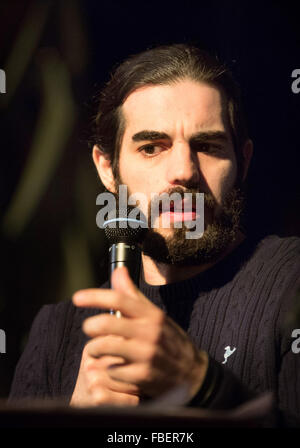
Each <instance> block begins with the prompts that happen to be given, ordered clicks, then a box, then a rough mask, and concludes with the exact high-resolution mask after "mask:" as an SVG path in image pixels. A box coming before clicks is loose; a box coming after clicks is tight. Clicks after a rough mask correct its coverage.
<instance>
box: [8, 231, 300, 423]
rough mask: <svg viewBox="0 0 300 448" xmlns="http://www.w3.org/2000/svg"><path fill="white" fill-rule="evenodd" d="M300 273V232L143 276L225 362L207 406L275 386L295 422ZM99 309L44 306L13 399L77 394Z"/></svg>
mask: <svg viewBox="0 0 300 448" xmlns="http://www.w3.org/2000/svg"><path fill="white" fill-rule="evenodd" d="M299 279H300V239H299V238H296V237H290V238H279V237H278V236H275V235H272V236H268V237H266V238H264V239H263V240H261V241H259V242H256V241H255V240H253V239H251V238H247V239H246V240H244V242H243V243H242V244H240V246H238V247H237V248H236V249H235V250H234V251H233V252H232V253H231V254H230V255H229V256H227V257H226V258H224V259H223V260H222V261H220V262H219V263H217V264H216V265H215V266H214V267H212V268H211V269H209V270H207V271H204V272H203V273H201V274H198V275H197V276H195V277H192V278H190V279H187V280H185V281H182V282H178V283H172V284H168V285H163V286H151V285H148V284H146V283H145V281H144V280H143V279H142V278H141V282H140V289H141V291H142V292H143V293H144V294H145V296H146V297H148V298H149V299H150V300H151V301H152V302H153V303H155V304H156V305H157V306H158V307H160V308H161V309H163V310H164V311H165V312H166V313H167V314H168V315H169V316H170V317H171V318H173V319H174V320H175V321H176V322H177V323H178V324H179V325H180V326H181V327H182V328H183V329H184V330H185V331H186V332H187V333H188V335H189V336H190V338H191V340H192V341H193V342H194V344H195V345H196V346H197V347H199V348H201V349H204V350H206V351H207V352H208V353H209V355H210V357H211V358H212V359H213V360H214V361H213V364H215V365H218V368H219V370H220V371H221V373H222V375H221V379H220V381H219V382H218V386H217V389H216V390H215V391H214V394H213V399H212V400H211V401H210V403H209V405H208V407H210V408H214V409H220V408H221V409H222V408H230V407H232V406H235V405H237V404H240V403H242V402H243V401H245V400H246V399H247V398H249V397H250V396H251V395H252V394H254V395H259V394H261V393H262V392H265V391H269V390H271V391H273V392H274V394H275V398H276V401H277V405H278V409H279V411H278V415H279V416H280V423H278V424H284V425H288V426H295V425H297V422H298V420H297V419H298V418H299V416H300V375H299V372H300V353H299V354H296V353H293V351H292V350H291V345H292V342H293V341H294V339H293V338H291V334H292V330H293V328H292V326H291V325H289V324H288V321H287V320H286V318H287V316H288V312H289V310H290V309H291V307H292V306H293V301H294V294H293V293H292V292H293V291H295V285H297V282H298V281H299ZM103 287H107V285H103ZM98 312H99V310H95V309H92V310H91V309H82V308H76V307H74V306H73V304H72V302H71V301H66V302H61V303H59V304H57V305H46V306H44V307H43V308H42V309H41V310H40V312H39V313H38V315H37V317H36V319H35V321H34V323H33V326H32V329H31V332H30V336H29V340H28V343H27V346H26V348H25V350H24V352H23V354H22V356H21V359H20V361H19V363H18V365H17V368H16V372H15V376H14V381H13V384H12V388H11V394H10V400H14V399H19V398H26V397H27V398H29V397H30V398H56V397H57V398H62V397H63V398H65V399H66V400H70V398H71V395H72V392H73V390H74V387H75V383H76V378H77V375H78V370H79V365H80V360H81V353H82V349H83V347H84V344H85V343H86V342H87V338H86V336H85V335H84V334H83V332H82V330H81V326H82V322H83V320H84V319H85V318H87V317H88V316H91V315H94V314H96V313H98ZM228 346H229V347H230V350H231V351H232V353H231V354H230V355H229V356H228V357H226V358H225V356H224V355H225V351H226V347H228ZM234 348H235V350H234V351H233V349H234ZM227 351H228V349H227ZM225 361H226V362H225ZM196 405H197V403H196Z"/></svg>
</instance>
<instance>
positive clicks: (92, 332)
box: [82, 313, 161, 342]
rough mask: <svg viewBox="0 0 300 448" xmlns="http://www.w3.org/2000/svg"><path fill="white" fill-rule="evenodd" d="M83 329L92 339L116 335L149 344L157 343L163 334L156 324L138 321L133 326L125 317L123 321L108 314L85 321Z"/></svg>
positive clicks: (130, 320)
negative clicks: (144, 341)
mask: <svg viewBox="0 0 300 448" xmlns="http://www.w3.org/2000/svg"><path fill="white" fill-rule="evenodd" d="M82 329H83V331H84V333H85V334H86V335H87V336H89V337H91V338H95V337H97V336H107V335H116V336H122V337H123V338H127V339H129V338H131V339H133V338H139V339H141V340H147V341H148V342H155V341H157V340H158V339H159V336H160V332H161V328H160V327H159V326H158V325H157V323H156V322H154V323H153V322H149V321H148V320H147V321H146V320H144V319H142V320H141V319H136V320H135V322H134V324H133V322H132V319H129V318H126V317H124V316H123V317H122V319H116V317H115V316H113V315H110V314H107V313H105V314H98V315H96V316H92V317H89V318H87V319H85V321H84V322H83V326H82Z"/></svg>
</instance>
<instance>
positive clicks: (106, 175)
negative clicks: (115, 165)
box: [93, 145, 116, 193]
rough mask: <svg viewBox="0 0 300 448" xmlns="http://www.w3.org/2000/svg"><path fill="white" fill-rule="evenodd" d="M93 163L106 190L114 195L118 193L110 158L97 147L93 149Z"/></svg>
mask: <svg viewBox="0 0 300 448" xmlns="http://www.w3.org/2000/svg"><path fill="white" fill-rule="evenodd" d="M93 161H94V164H95V167H96V169H97V171H98V174H99V177H100V179H101V182H102V183H103V185H104V186H105V188H106V189H107V190H108V191H111V192H112V193H116V187H115V179H114V176H113V172H112V167H111V161H110V158H109V156H108V155H107V154H104V152H103V151H101V149H100V148H99V147H98V146H97V145H94V147H93Z"/></svg>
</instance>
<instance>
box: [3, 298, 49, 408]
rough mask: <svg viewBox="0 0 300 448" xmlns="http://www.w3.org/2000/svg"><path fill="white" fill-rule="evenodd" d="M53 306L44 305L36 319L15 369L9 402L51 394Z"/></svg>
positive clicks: (44, 396)
mask: <svg viewBox="0 0 300 448" xmlns="http://www.w3.org/2000/svg"><path fill="white" fill-rule="evenodd" d="M53 308H54V306H53V305H44V306H43V307H42V308H41V310H40V311H39V312H38V314H37V316H36V317H35V319H34V322H33V325H32V327H31V330H30V334H29V338H28V342H27V345H26V347H25V350H24V352H23V353H22V355H21V358H20V359H19V362H18V364H17V367H16V370H15V374H14V378H13V382H12V387H11V390H10V395H9V402H12V401H14V400H19V399H23V400H24V399H29V398H30V399H32V398H40V399H42V398H46V397H50V396H51V387H50V383H49V372H48V353H49V350H50V348H51V341H49V325H50V323H51V318H52V314H53ZM49 344H50V345H49Z"/></svg>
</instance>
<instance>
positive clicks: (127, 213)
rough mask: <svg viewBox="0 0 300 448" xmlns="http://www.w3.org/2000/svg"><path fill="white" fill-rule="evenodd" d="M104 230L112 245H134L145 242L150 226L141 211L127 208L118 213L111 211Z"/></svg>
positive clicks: (104, 224)
mask: <svg viewBox="0 0 300 448" xmlns="http://www.w3.org/2000/svg"><path fill="white" fill-rule="evenodd" d="M133 210H134V213H132V212H133ZM117 212H118V213H117ZM103 228H104V231H105V235H106V237H107V239H108V241H109V243H110V244H116V243H128V244H134V243H141V242H142V241H143V239H144V237H145V234H146V232H147V229H148V224H147V220H146V217H145V215H144V214H143V212H142V211H141V210H138V211H137V208H136V207H130V206H127V207H123V208H120V209H119V210H117V211H116V210H112V211H110V212H109V213H108V216H107V219H106V220H105V221H104V223H103Z"/></svg>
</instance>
